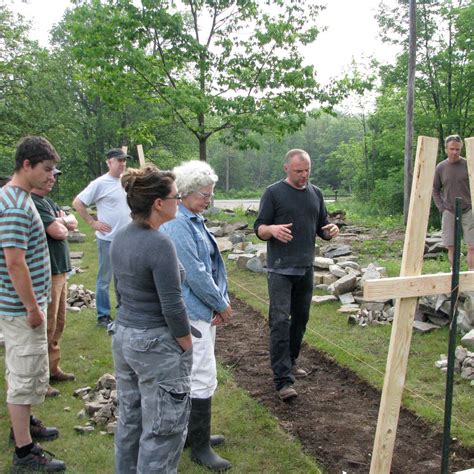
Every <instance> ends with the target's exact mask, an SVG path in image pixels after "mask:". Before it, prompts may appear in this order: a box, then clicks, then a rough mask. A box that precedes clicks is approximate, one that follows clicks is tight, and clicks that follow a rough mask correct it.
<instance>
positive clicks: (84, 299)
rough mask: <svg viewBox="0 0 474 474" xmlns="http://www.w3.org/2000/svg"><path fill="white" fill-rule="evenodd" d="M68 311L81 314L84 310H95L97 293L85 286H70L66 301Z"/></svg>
mask: <svg viewBox="0 0 474 474" xmlns="http://www.w3.org/2000/svg"><path fill="white" fill-rule="evenodd" d="M66 303H67V310H68V311H71V312H79V311H81V310H82V309H84V308H95V293H94V292H93V291H91V290H88V289H87V288H84V285H70V286H69V288H68V297H67V300H66Z"/></svg>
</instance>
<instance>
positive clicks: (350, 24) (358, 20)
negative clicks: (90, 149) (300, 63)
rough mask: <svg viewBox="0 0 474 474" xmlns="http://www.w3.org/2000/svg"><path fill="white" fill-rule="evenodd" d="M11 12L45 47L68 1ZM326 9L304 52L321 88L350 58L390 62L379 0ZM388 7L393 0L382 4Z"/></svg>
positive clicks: (30, 2)
mask: <svg viewBox="0 0 474 474" xmlns="http://www.w3.org/2000/svg"><path fill="white" fill-rule="evenodd" d="M5 3H6V4H7V5H9V6H10V8H12V9H13V10H14V11H16V12H19V13H21V14H22V15H24V16H25V18H26V19H27V20H29V21H30V22H31V24H32V31H31V35H32V37H33V38H34V39H36V40H38V41H39V42H40V44H42V45H43V46H46V45H47V44H48V33H49V30H50V29H51V27H52V26H53V25H54V24H55V23H57V22H58V21H60V20H61V17H62V15H63V13H64V10H65V9H66V8H67V7H68V6H70V5H71V4H70V2H69V0H26V2H25V1H24V0H6V2H5ZM321 3H326V4H327V8H326V10H324V11H323V12H322V13H321V14H320V15H319V16H318V20H317V23H318V25H319V26H320V27H321V26H326V27H327V30H326V31H324V32H322V33H320V35H319V36H318V39H317V40H316V42H315V43H314V44H313V45H312V46H311V47H310V48H307V50H306V51H305V56H306V58H307V62H308V63H310V64H314V66H315V67H316V70H317V71H318V78H319V81H320V82H321V83H323V84H325V83H327V82H328V81H330V79H331V78H334V77H336V76H338V75H340V74H341V73H342V72H343V71H344V70H346V69H347V68H348V67H349V65H350V63H351V60H352V58H355V60H356V61H357V62H359V61H360V60H363V59H364V58H367V57H368V56H375V57H376V58H377V59H379V60H380V61H382V62H387V61H391V60H392V59H393V57H394V55H395V53H396V50H395V49H394V48H392V47H389V46H388V45H386V44H383V43H382V42H381V40H380V35H379V32H378V26H377V22H376V20H375V18H374V16H375V13H376V10H377V5H378V4H379V3H380V0H326V1H323V0H322V1H321ZM384 3H386V4H389V5H394V4H396V0H384Z"/></svg>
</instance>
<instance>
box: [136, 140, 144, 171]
mask: <svg viewBox="0 0 474 474" xmlns="http://www.w3.org/2000/svg"><path fill="white" fill-rule="evenodd" d="M137 153H138V161H139V162H140V167H141V168H143V167H144V166H145V153H143V147H142V146H141V145H137Z"/></svg>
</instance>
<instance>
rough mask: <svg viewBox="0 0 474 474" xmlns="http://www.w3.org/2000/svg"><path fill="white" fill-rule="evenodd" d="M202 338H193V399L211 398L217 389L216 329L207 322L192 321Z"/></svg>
mask: <svg viewBox="0 0 474 474" xmlns="http://www.w3.org/2000/svg"><path fill="white" fill-rule="evenodd" d="M190 323H191V324H192V325H193V326H194V327H195V328H196V329H198V330H199V331H200V332H201V334H202V337H201V338H199V339H198V338H196V337H194V336H193V369H192V371H191V397H192V398H209V397H212V396H213V395H214V392H215V391H216V388H217V369H216V358H215V356H214V345H215V342H216V327H215V326H211V323H210V322H209V323H207V322H206V321H193V320H192V321H190Z"/></svg>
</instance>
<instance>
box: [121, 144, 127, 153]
mask: <svg viewBox="0 0 474 474" xmlns="http://www.w3.org/2000/svg"><path fill="white" fill-rule="evenodd" d="M122 151H123V152H124V153H125V154H127V151H128V146H125V145H124V146H123V147H122Z"/></svg>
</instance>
